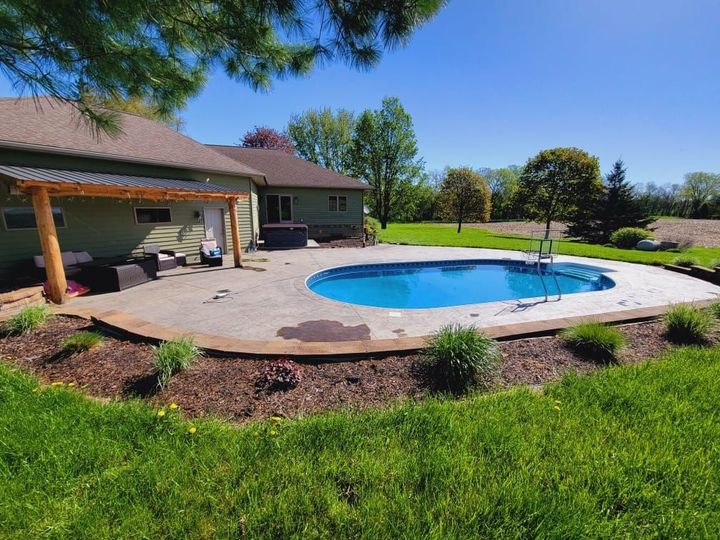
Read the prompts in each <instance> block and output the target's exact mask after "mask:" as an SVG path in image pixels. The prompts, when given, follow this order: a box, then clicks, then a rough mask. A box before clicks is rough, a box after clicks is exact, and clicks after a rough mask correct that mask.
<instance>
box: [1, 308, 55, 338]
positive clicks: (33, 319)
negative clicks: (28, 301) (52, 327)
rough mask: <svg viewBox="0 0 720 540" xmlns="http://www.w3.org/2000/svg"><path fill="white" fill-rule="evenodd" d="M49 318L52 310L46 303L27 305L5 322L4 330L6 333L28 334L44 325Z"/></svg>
mask: <svg viewBox="0 0 720 540" xmlns="http://www.w3.org/2000/svg"><path fill="white" fill-rule="evenodd" d="M51 318H52V312H51V311H50V308H49V307H48V306H47V305H46V304H40V305H38V306H27V307H24V308H22V309H21V310H20V311H19V312H18V314H17V315H13V316H12V317H10V318H9V319H8V320H7V321H6V322H5V325H4V326H5V328H4V330H5V332H6V333H8V334H14V335H22V334H29V333H30V332H32V331H34V330H37V329H38V328H42V327H43V326H45V325H46V324H47V322H48V321H49V320H50V319H51Z"/></svg>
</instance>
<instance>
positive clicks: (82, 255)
mask: <svg viewBox="0 0 720 540" xmlns="http://www.w3.org/2000/svg"><path fill="white" fill-rule="evenodd" d="M75 259H76V260H77V262H78V264H83V263H89V262H93V258H92V256H91V255H90V254H89V253H88V252H87V251H76V252H75Z"/></svg>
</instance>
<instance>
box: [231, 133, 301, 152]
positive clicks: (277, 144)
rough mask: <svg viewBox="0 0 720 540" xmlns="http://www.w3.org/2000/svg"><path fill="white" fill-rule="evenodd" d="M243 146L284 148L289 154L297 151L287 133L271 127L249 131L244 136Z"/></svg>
mask: <svg viewBox="0 0 720 540" xmlns="http://www.w3.org/2000/svg"><path fill="white" fill-rule="evenodd" d="M241 146H243V147H245V148H269V149H271V150H282V151H283V152H287V153H288V154H294V153H295V146H294V145H293V142H292V140H290V137H288V135H287V133H285V132H281V131H277V130H276V129H273V128H269V127H258V126H255V129H254V130H252V131H248V132H247V133H246V134H245V135H244V136H243V138H242V141H241Z"/></svg>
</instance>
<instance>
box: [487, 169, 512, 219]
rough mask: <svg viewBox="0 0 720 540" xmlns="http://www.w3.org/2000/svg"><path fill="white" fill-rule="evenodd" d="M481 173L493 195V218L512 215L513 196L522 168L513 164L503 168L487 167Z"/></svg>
mask: <svg viewBox="0 0 720 540" xmlns="http://www.w3.org/2000/svg"><path fill="white" fill-rule="evenodd" d="M481 174H482V175H483V177H484V178H485V181H486V182H487V185H488V188H489V189H490V194H491V196H492V212H491V216H492V218H493V219H504V218H508V217H510V216H511V214H512V211H511V209H512V202H513V197H514V196H515V192H516V191H517V189H518V177H519V176H520V168H519V167H516V166H512V167H504V168H502V169H486V170H483V171H481Z"/></svg>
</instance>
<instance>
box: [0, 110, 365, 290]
mask: <svg viewBox="0 0 720 540" xmlns="http://www.w3.org/2000/svg"><path fill="white" fill-rule="evenodd" d="M119 116H120V125H121V129H122V133H121V134H120V135H119V136H116V137H109V136H105V135H103V136H100V137H97V136H96V134H95V133H94V132H93V131H92V130H91V129H90V128H89V127H88V126H87V125H86V124H84V123H83V121H82V120H80V119H79V117H78V115H77V114H76V111H75V109H74V108H73V107H72V106H70V105H68V104H65V103H60V102H56V101H52V100H39V101H36V100H31V99H15V98H12V99H0V289H5V288H8V287H10V286H12V285H13V281H17V280H19V278H21V277H22V276H23V275H26V274H27V272H28V269H29V267H30V266H31V265H32V262H33V258H34V257H37V256H40V255H42V256H43V257H44V263H43V264H44V266H45V271H46V274H47V278H48V285H49V289H50V297H51V298H52V299H53V301H56V302H62V301H63V300H64V293H65V288H66V281H65V272H64V269H63V260H62V257H61V254H63V253H67V252H87V253H89V254H90V255H91V256H92V257H93V258H104V257H115V256H121V255H128V256H129V255H141V254H142V253H143V248H144V246H147V245H156V246H159V247H160V248H163V249H169V250H175V251H181V252H183V253H185V254H186V255H187V258H188V261H189V262H195V261H197V260H198V258H199V246H200V242H201V240H203V239H205V238H214V239H215V240H216V241H217V243H218V244H219V246H221V247H222V248H224V250H223V251H224V252H225V253H230V254H232V255H233V258H234V261H235V264H236V265H237V266H240V265H241V256H240V254H241V252H242V251H244V250H246V249H247V248H248V247H250V246H252V245H255V242H256V241H257V239H258V238H259V236H260V234H261V230H262V228H261V227H262V224H263V223H265V222H267V221H268V220H277V221H278V222H282V223H287V222H291V221H293V220H302V223H305V224H306V225H307V226H308V228H309V230H312V231H313V234H314V235H316V236H317V237H323V236H325V235H327V236H335V235H336V234H337V235H358V236H359V235H361V234H362V220H363V216H362V193H363V190H364V189H365V188H366V187H367V186H366V185H365V184H363V183H361V182H359V181H357V180H354V179H345V180H343V182H347V184H345V185H343V186H342V187H341V186H340V184H339V183H331V182H329V180H328V179H327V178H325V177H324V176H322V174H321V173H316V176H317V178H316V177H315V176H312V175H310V176H307V174H308V173H307V172H306V171H307V166H308V165H309V164H307V163H306V162H304V161H302V160H299V159H297V158H294V157H292V156H289V157H290V160H287V159H285V157H284V156H280V155H278V154H277V153H275V152H271V151H267V156H268V157H267V158H266V159H265V161H264V163H267V164H268V165H269V164H271V163H273V162H274V161H275V160H277V162H278V163H285V165H284V166H280V165H278V167H279V168H277V169H273V170H276V171H283V175H281V176H278V177H277V178H287V177H288V176H287V175H289V176H292V175H293V174H294V173H293V171H295V173H296V174H298V175H301V174H305V176H302V181H301V182H300V183H299V184H298V185H287V184H277V185H273V184H272V181H271V180H270V181H269V179H268V175H266V173H265V172H263V171H260V170H258V169H255V168H254V167H253V166H251V165H248V164H247V163H245V162H243V161H241V160H240V159H238V158H236V157H235V156H232V157H229V156H228V155H226V152H220V151H218V149H217V148H216V147H210V146H206V145H203V144H201V143H199V142H197V141H194V140H193V139H191V138H189V137H186V136H184V135H182V134H179V133H177V132H175V131H174V130H172V129H170V128H168V127H166V126H164V125H162V124H159V123H157V122H154V121H151V120H148V119H146V118H142V117H139V116H135V115H132V114H120V115H119ZM218 148H220V147H218ZM222 148H227V149H228V150H230V149H231V148H230V147H222ZM273 156H275V159H273ZM290 162H292V163H294V164H295V165H294V167H288V165H287V163H290ZM312 168H313V169H319V170H320V171H324V169H322V168H320V167H316V166H314V165H312ZM332 176H333V177H334V176H335V173H332ZM338 176H339V175H338ZM271 178H272V177H271ZM318 178H319V179H318ZM323 178H325V179H323ZM341 178H345V177H341ZM283 181H284V182H291V181H290V180H283ZM335 181H336V182H339V180H337V179H335ZM276 190H279V191H276ZM276 195H277V196H276ZM288 197H289V199H288ZM331 197H335V199H333V200H334V202H333V203H331V202H329V201H330V200H331V199H330V198H331ZM320 200H322V201H324V205H321V204H320V203H319V201H320ZM288 201H289V202H288ZM288 205H290V213H289V214H288V211H287V208H288ZM263 220H264V221H263ZM327 231H332V232H331V233H328V232H327Z"/></svg>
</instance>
